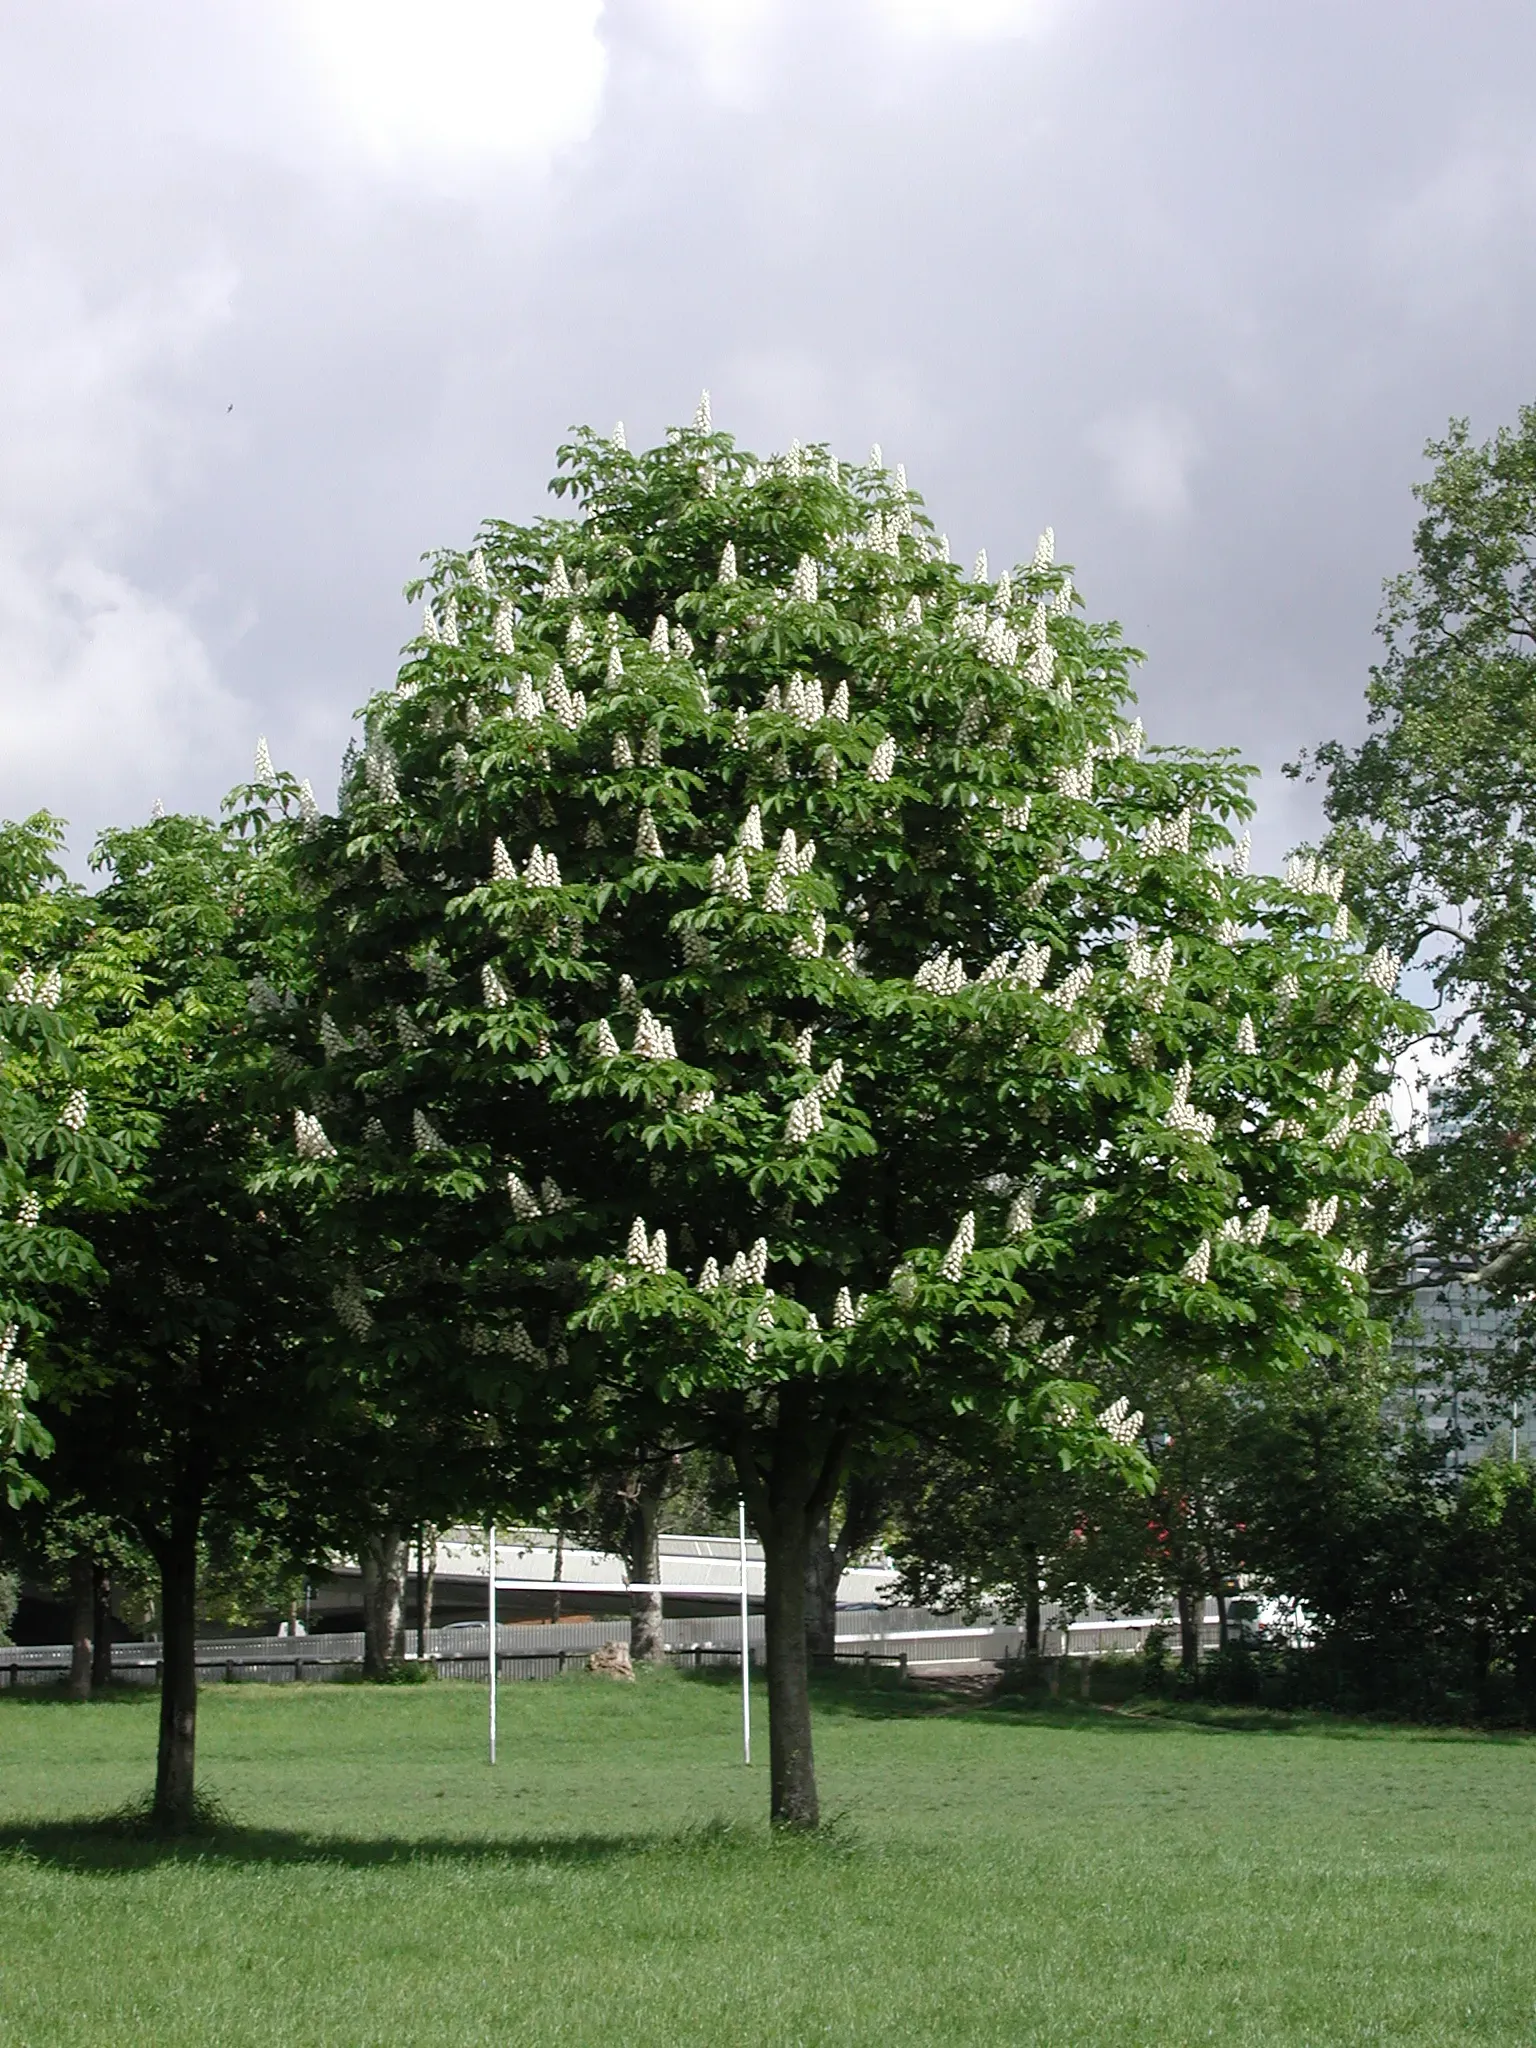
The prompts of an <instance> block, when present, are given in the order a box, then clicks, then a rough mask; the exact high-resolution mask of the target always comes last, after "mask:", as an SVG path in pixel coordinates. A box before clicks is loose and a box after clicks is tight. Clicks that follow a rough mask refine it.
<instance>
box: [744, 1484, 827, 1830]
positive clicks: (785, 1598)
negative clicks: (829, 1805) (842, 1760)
mask: <svg viewBox="0 0 1536 2048" xmlns="http://www.w3.org/2000/svg"><path fill="white" fill-rule="evenodd" d="M810 1533H811V1532H810V1519H809V1516H808V1515H807V1513H806V1509H805V1506H804V1504H803V1503H801V1504H800V1505H799V1506H798V1508H797V1506H796V1504H795V1503H794V1502H793V1501H785V1502H782V1503H780V1504H779V1505H778V1507H777V1509H776V1512H775V1513H774V1514H773V1516H772V1519H771V1521H770V1523H769V1526H768V1527H767V1528H766V1529H759V1531H758V1534H759V1536H760V1537H761V1539H762V1544H763V1561H764V1566H765V1570H764V1579H765V1586H764V1592H765V1599H764V1603H763V1607H764V1624H765V1634H766V1636H767V1643H768V1764H769V1774H770V1777H771V1780H772V1783H771V1787H770V1794H769V1818H770V1819H771V1820H772V1822H773V1824H774V1826H775V1827H787V1828H814V1827H818V1826H819V1825H820V1823H821V1804H820V1800H819V1799H818V1797H817V1792H816V1757H815V1751H814V1749H813V1746H812V1741H811V1691H810V1659H809V1657H808V1656H807V1654H806V1647H805V1573H806V1565H807V1562H808V1559H809V1555H810Z"/></svg>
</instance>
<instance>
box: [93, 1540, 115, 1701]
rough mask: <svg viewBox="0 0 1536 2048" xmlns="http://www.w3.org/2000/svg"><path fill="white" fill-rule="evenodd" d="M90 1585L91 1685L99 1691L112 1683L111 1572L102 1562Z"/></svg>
mask: <svg viewBox="0 0 1536 2048" xmlns="http://www.w3.org/2000/svg"><path fill="white" fill-rule="evenodd" d="M92 1576H93V1579H94V1584H93V1586H92V1589H91V1590H92V1594H93V1601H92V1604H93V1606H94V1607H95V1610H96V1614H95V1632H94V1634H93V1635H92V1637H91V1686H92V1689H93V1690H94V1691H98V1692H99V1691H100V1690H101V1688H102V1687H103V1686H106V1685H110V1684H111V1683H112V1573H111V1569H110V1568H109V1567H108V1566H107V1565H104V1564H98V1565H97V1567H96V1569H95V1572H94V1573H93V1575H92Z"/></svg>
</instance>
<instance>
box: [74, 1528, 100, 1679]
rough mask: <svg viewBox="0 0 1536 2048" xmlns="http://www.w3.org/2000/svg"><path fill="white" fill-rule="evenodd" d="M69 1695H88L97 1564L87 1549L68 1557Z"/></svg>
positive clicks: (94, 1629)
mask: <svg viewBox="0 0 1536 2048" xmlns="http://www.w3.org/2000/svg"><path fill="white" fill-rule="evenodd" d="M69 1616H70V1619H69V1696H70V1698H71V1699H72V1700H88V1699H89V1698H90V1696H91V1662H92V1658H91V1648H92V1644H93V1643H94V1641H95V1636H96V1567H95V1561H94V1560H93V1558H92V1556H91V1553H90V1552H89V1551H88V1550H77V1551H76V1552H75V1554H74V1556H73V1557H72V1558H71V1559H70V1560H69Z"/></svg>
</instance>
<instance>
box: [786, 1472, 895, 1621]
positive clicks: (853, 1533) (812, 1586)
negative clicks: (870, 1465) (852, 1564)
mask: <svg viewBox="0 0 1536 2048" xmlns="http://www.w3.org/2000/svg"><path fill="white" fill-rule="evenodd" d="M886 1505H887V1494H886V1491H885V1489H884V1488H883V1487H882V1486H881V1485H880V1483H879V1481H878V1480H877V1479H876V1478H875V1477H874V1475H873V1474H872V1473H867V1472H860V1473H855V1474H854V1475H853V1476H852V1477H851V1478H850V1479H849V1481H848V1483H847V1485H846V1486H845V1487H844V1489H843V1519H842V1525H841V1527H840V1528H839V1529H838V1532H837V1540H836V1542H834V1541H833V1540H832V1505H831V1503H830V1502H829V1503H828V1504H827V1506H826V1507H824V1508H823V1509H822V1510H821V1511H820V1512H819V1513H818V1514H817V1516H816V1518H815V1521H814V1524H813V1526H812V1529H811V1538H810V1541H811V1550H810V1557H809V1560H808V1562H807V1565H806V1575H805V1609H806V1614H805V1639H806V1643H807V1645H808V1646H809V1648H810V1652H811V1656H812V1658H813V1659H814V1658H816V1657H835V1656H836V1655H837V1589H838V1585H839V1583H840V1582H841V1580H842V1576H843V1571H844V1568H845V1567H846V1565H847V1563H848V1560H849V1558H850V1557H852V1556H853V1554H854V1552H855V1551H858V1550H862V1549H863V1548H864V1546H865V1544H866V1543H868V1542H870V1541H871V1540H872V1539H873V1538H874V1537H875V1536H877V1535H878V1534H879V1532H880V1525H881V1522H882V1521H883V1519H884V1516H885V1509H886Z"/></svg>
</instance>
